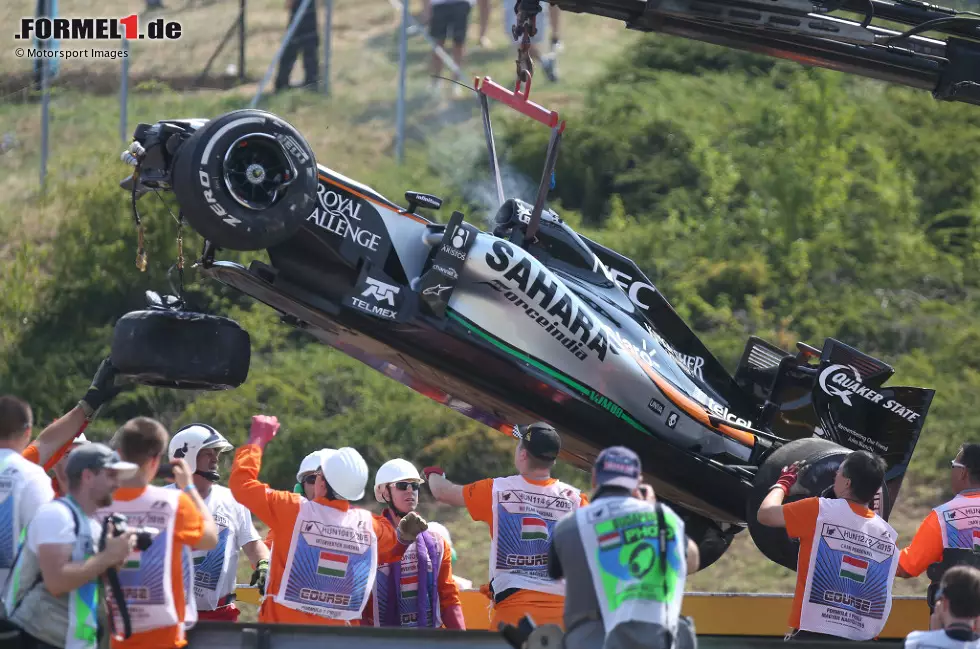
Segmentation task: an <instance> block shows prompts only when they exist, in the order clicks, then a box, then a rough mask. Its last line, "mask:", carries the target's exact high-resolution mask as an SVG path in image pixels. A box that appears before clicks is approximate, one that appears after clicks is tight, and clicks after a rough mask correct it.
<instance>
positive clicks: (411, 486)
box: [395, 481, 419, 491]
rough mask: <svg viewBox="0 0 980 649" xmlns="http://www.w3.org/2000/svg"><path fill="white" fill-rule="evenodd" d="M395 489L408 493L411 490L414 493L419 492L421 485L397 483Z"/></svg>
mask: <svg viewBox="0 0 980 649" xmlns="http://www.w3.org/2000/svg"><path fill="white" fill-rule="evenodd" d="M395 489H397V490H398V491H408V490H409V489H411V490H412V491H418V490H419V483H417V482H404V481H403V482H396V483H395Z"/></svg>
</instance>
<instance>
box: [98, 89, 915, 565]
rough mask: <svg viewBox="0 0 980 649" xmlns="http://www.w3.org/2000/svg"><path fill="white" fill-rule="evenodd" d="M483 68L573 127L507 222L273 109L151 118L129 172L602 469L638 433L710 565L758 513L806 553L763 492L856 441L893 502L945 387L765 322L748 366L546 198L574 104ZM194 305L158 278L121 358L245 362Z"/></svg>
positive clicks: (235, 267)
mask: <svg viewBox="0 0 980 649" xmlns="http://www.w3.org/2000/svg"><path fill="white" fill-rule="evenodd" d="M478 85H479V96H480V101H481V102H482V106H483V108H484V110H485V111H486V108H487V104H488V100H489V99H493V98H497V99H500V100H501V101H504V102H505V103H509V104H510V105H512V106H515V107H517V108H519V109H520V110H521V111H522V112H524V113H526V114H528V115H531V116H532V117H535V118H536V119H538V120H539V121H542V122H544V123H546V124H547V125H549V126H550V127H551V129H552V141H551V146H549V151H548V156H547V159H548V161H549V162H548V164H547V165H546V173H545V174H544V175H543V177H542V190H541V191H539V195H538V198H537V199H536V200H535V203H534V204H531V203H528V202H525V201H524V200H522V199H520V198H509V199H506V200H504V196H503V192H502V190H500V184H499V175H498V176H497V178H498V183H497V186H498V196H499V198H500V206H499V209H498V211H497V213H496V215H495V217H494V219H493V226H492V229H491V231H483V230H481V229H480V228H479V227H477V226H476V225H474V223H473V222H472V221H468V220H467V219H466V218H465V217H464V215H463V214H462V213H460V212H453V214H452V215H451V216H450V217H449V218H448V220H447V222H446V223H445V224H440V223H438V222H436V221H434V220H432V219H430V218H428V217H426V216H423V215H421V214H420V213H419V212H421V211H423V210H432V211H435V210H438V209H439V208H440V207H441V204H442V201H441V199H440V198H438V197H436V196H432V195H429V194H425V193H421V192H415V191H409V192H406V193H405V200H406V202H407V206H406V207H401V206H399V205H397V204H396V203H395V202H393V201H391V200H389V199H388V198H386V197H384V196H381V195H380V194H379V193H378V192H376V191H374V190H373V189H371V188H370V187H367V186H365V185H363V184H361V183H358V182H357V181H355V180H352V179H350V178H347V177H345V176H343V175H341V174H340V173H339V172H337V171H334V170H332V169H330V168H328V167H326V166H323V165H318V164H317V163H316V160H315V157H314V153H313V151H312V150H311V148H310V146H309V145H308V144H307V142H306V141H305V139H304V138H303V136H302V135H301V134H300V133H299V132H297V130H296V129H294V128H293V127H292V126H291V125H290V124H288V123H287V122H286V121H285V120H283V119H282V118H280V117H278V116H276V115H273V114H271V113H267V112H263V111H258V110H239V111H234V112H231V113H227V114H225V115H222V116H220V117H217V118H215V119H212V120H210V121H208V120H185V119H180V120H164V121H161V122H158V123H156V124H153V125H149V124H140V125H139V126H138V127H137V128H136V131H135V135H134V143H133V144H132V146H131V147H130V149H129V150H128V151H127V152H125V153H124V159H126V160H127V161H128V162H130V163H131V164H132V165H133V166H135V167H136V171H135V172H134V173H133V175H132V176H131V177H130V178H128V179H126V180H125V181H123V183H122V184H123V186H124V188H126V189H127V190H128V191H130V192H131V193H132V204H133V207H134V214H137V213H136V211H135V207H136V201H137V198H138V197H139V196H140V195H141V194H143V193H145V192H147V191H158V190H170V191H173V193H174V194H175V196H176V200H177V203H178V204H179V206H180V210H181V214H182V217H183V218H184V219H186V221H187V223H188V224H189V225H190V226H191V227H193V228H194V229H195V230H196V231H197V232H199V233H200V234H201V235H202V236H203V237H204V238H205V239H206V244H205V247H204V251H203V253H202V255H201V258H200V259H199V260H198V262H197V265H198V268H199V270H200V272H201V273H203V275H205V276H206V277H209V278H212V279H215V280H217V281H219V282H222V283H224V284H226V285H228V286H231V287H234V288H235V289H238V290H239V291H241V292H243V293H245V294H247V295H249V296H251V297H253V298H255V299H256V300H258V301H260V302H263V303H265V304H266V305H268V306H270V307H272V308H273V309H274V310H276V311H277V312H279V313H280V314H281V315H282V318H283V319H284V321H285V322H286V323H288V324H291V325H293V326H295V327H298V328H300V329H303V330H305V331H307V332H309V333H310V334H312V335H313V336H315V337H316V338H318V339H319V340H320V341H322V342H324V343H326V344H328V345H331V346H333V347H335V348H336V349H338V350H340V351H341V352H343V353H345V354H348V355H350V356H352V357H354V358H357V359H359V360H361V361H362V362H364V363H366V364H368V365H370V366H371V367H373V368H375V369H376V370H378V371H380V372H382V373H384V374H385V375H387V376H389V377H391V378H393V379H395V380H397V381H400V382H402V383H403V384H405V385H407V386H409V387H410V388H412V389H414V390H417V391H418V392H420V393H422V394H424V395H426V396H428V397H429V398H431V399H433V400H435V401H437V402H439V403H442V404H444V405H446V406H448V407H450V408H453V409H455V410H457V411H459V412H461V413H463V414H465V415H466V416H468V417H471V418H473V419H475V420H477V421H480V422H482V423H484V424H486V425H487V426H489V427H491V428H494V429H497V430H499V431H501V432H503V433H505V434H511V433H512V432H513V431H514V430H515V426H516V425H519V424H527V423H530V422H533V421H539V420H544V421H548V422H550V423H551V424H553V425H554V426H555V427H556V428H557V429H558V430H559V431H560V432H561V433H562V436H563V440H564V442H563V446H564V448H563V451H562V458H563V459H564V460H566V461H567V462H570V463H571V464H573V465H575V466H578V467H580V468H583V469H585V470H588V469H589V468H590V466H591V463H592V461H593V460H594V458H595V457H596V455H597V454H598V453H599V451H600V450H602V449H603V448H605V447H607V446H612V445H616V444H623V445H626V446H629V447H631V448H633V449H634V450H636V451H637V452H638V453H639V454H640V456H641V457H642V458H643V470H644V475H645V476H646V479H647V480H648V481H649V482H650V483H651V484H652V485H653V486H654V488H655V489H656V491H657V494H658V496H659V497H661V498H663V499H664V500H666V501H668V502H670V503H671V504H672V505H673V506H674V507H676V508H677V510H678V512H679V513H681V514H682V516H683V517H684V518H685V519H686V521H687V529H688V533H689V534H690V535H691V537H692V538H693V539H694V540H695V541H696V542H698V543H699V545H700V546H701V552H702V565H703V566H704V565H708V564H710V563H712V562H713V561H715V560H717V559H718V557H720V556H721V555H722V554H723V553H724V551H725V550H726V549H727V548H728V546H729V544H730V542H731V540H732V537H733V536H734V535H735V534H736V533H738V532H740V531H741V530H743V529H745V528H746V527H749V528H751V530H752V534H753V537H754V538H755V542H756V544H757V545H758V546H759V547H760V549H761V550H762V551H763V552H764V553H765V554H766V555H767V556H768V557H769V558H770V559H771V560H773V561H776V562H778V563H781V564H782V565H785V566H788V567H790V568H794V569H795V566H796V554H797V548H796V546H795V545H793V544H792V543H789V542H788V541H787V540H786V537H785V534H784V533H782V531H781V530H780V531H779V533H772V531H771V530H769V529H767V528H764V527H760V526H759V525H758V524H757V523H756V521H755V516H754V513H755V511H756V510H757V509H758V505H759V503H760V502H761V499H762V498H763V497H764V495H765V493H766V492H767V491H768V488H769V487H770V486H771V485H772V483H773V482H774V481H775V479H776V477H777V476H778V474H779V471H780V469H781V468H782V467H783V466H784V465H786V464H789V463H791V462H794V461H797V460H803V461H805V462H806V465H805V469H804V470H803V471H802V474H801V479H800V480H799V482H798V484H797V485H796V486H795V487H794V491H793V492H792V493H791V497H792V498H793V499H796V498H801V497H804V496H807V495H813V494H817V493H822V492H823V491H824V490H826V489H828V488H829V487H831V486H832V482H833V475H834V472H835V471H836V468H837V466H838V465H839V464H840V462H841V460H842V458H843V457H844V456H845V455H846V454H847V453H848V452H849V451H850V450H851V449H862V448H864V449H870V450H873V451H874V452H876V453H878V454H880V455H881V456H882V457H884V458H885V460H886V462H887V464H888V474H887V481H886V484H885V485H883V488H882V491H881V494H880V495H881V497H880V498H879V499H878V502H877V504H876V506H877V508H878V509H879V511H881V512H882V513H883V514H884V515H885V516H886V517H887V515H888V512H889V511H890V509H891V506H892V505H893V504H894V502H895V498H896V497H897V495H898V491H899V487H900V485H901V482H902V479H903V476H904V473H905V470H906V467H907V466H908V462H909V459H910V457H911V454H912V451H913V449H914V447H915V444H916V441H917V439H918V436H919V434H920V431H921V430H922V426H923V423H924V421H925V418H926V414H927V412H928V410H929V406H930V403H931V400H932V397H933V391H932V390H928V389H921V388H914V387H885V386H884V385H883V384H884V383H885V382H886V381H887V380H888V379H889V377H891V375H892V374H893V369H892V368H891V367H889V366H888V365H887V364H886V363H884V362H882V361H880V360H878V359H875V358H872V357H870V356H868V355H866V354H863V353H861V352H860V351H858V350H856V349H853V348H852V347H849V346H848V345H846V344H845V343H843V342H841V341H838V340H834V339H827V340H826V341H824V343H823V345H822V347H821V348H819V349H818V348H815V347H811V346H809V345H806V344H804V343H799V344H798V348H797V349H796V350H794V351H792V352H791V351H787V350H783V349H779V348H778V347H775V346H773V345H771V344H769V343H767V342H765V341H763V340H760V339H757V338H751V339H749V341H748V343H747V344H746V347H745V351H744V354H743V355H742V358H741V361H740V362H739V364H738V367H737V369H736V370H735V373H734V374H730V373H729V372H728V371H727V370H726V369H725V367H723V365H722V364H721V363H720V362H719V361H718V360H717V359H716V358H715V357H714V356H713V355H712V354H711V352H710V351H709V350H708V349H707V348H706V347H705V345H704V344H703V343H702V342H701V341H700V340H699V339H698V337H697V335H696V334H695V333H694V332H693V331H692V330H691V329H690V328H689V327H688V326H687V325H686V324H685V323H684V322H683V321H682V320H681V318H680V317H679V316H678V315H677V313H676V312H675V311H674V310H673V309H672V308H671V306H670V304H669V303H668V301H667V300H666V299H665V297H664V296H663V295H662V294H661V293H660V291H658V290H657V288H656V287H655V286H654V285H653V284H652V283H651V282H650V280H649V279H648V278H647V277H646V276H645V275H644V274H643V272H642V270H641V269H640V268H638V267H637V266H636V264H634V263H633V262H632V261H630V260H629V259H627V258H626V257H624V256H622V255H620V254H618V253H616V252H615V251H613V250H610V249H609V248H606V247H605V246H603V245H601V244H599V243H597V242H595V241H591V240H589V239H588V238H586V237H583V236H581V235H579V234H577V233H576V232H575V231H574V230H573V229H572V228H571V227H569V225H568V224H567V223H565V222H564V221H563V220H562V218H561V217H560V216H559V215H558V214H556V213H555V212H554V211H551V210H549V209H546V208H544V198H545V195H546V193H547V177H548V173H547V171H548V169H549V166H550V168H553V164H554V159H555V156H556V155H557V143H558V142H560V137H561V134H562V132H563V130H564V122H561V121H560V120H558V116H557V114H556V113H552V112H549V111H547V110H545V109H543V108H541V107H540V106H538V105H537V104H533V102H530V101H528V100H527V96H526V93H525V94H524V96H523V97H521V96H519V95H520V93H512V92H510V91H508V90H506V89H503V88H501V87H500V86H497V85H496V84H493V82H492V81H491V80H489V79H485V80H483V82H482V84H478ZM484 118H485V119H484V125H485V127H486V132H487V136H488V137H487V141H488V144H489V151H490V160H491V167H492V168H493V169H494V170H496V155H495V150H494V147H493V137H492V130H491V127H490V121H489V113H487V112H485V113H484ZM494 173H495V174H496V171H495V172H494ZM478 219H479V221H480V222H483V221H484V218H483V216H482V215H480V216H479V217H478ZM220 249H231V250H239V251H247V250H258V249H265V250H266V251H267V253H268V256H269V260H270V263H269V264H265V263H261V262H259V261H254V262H252V263H251V264H250V265H249V266H248V267H245V266H242V265H240V264H237V263H232V262H228V261H220V260H218V259H217V256H216V255H217V252H218V251H219V250H220ZM179 305H180V302H179V300H177V299H171V300H170V301H168V302H167V303H164V301H163V300H162V299H155V301H154V304H153V305H152V308H149V309H147V310H143V311H137V312H133V313H130V314H127V315H125V316H123V317H122V318H121V319H120V320H119V321H118V323H117V325H116V329H115V335H114V340H113V347H112V361H113V363H114V364H115V365H116V366H117V367H118V368H119V370H120V372H121V373H122V374H124V375H127V376H130V377H133V378H134V379H136V380H137V381H140V382H143V383H146V384H151V385H158V386H169V387H174V388H187V389H228V388H234V387H235V386H237V385H240V384H241V383H243V382H244V381H245V380H246V378H247V374H248V367H249V338H248V335H247V333H246V332H244V331H243V330H242V329H241V328H240V327H239V326H238V325H237V324H236V323H234V322H232V321H230V320H227V319H225V318H221V317H217V316H213V315H204V314H198V313H188V312H185V311H182V310H181V309H180V306H179Z"/></svg>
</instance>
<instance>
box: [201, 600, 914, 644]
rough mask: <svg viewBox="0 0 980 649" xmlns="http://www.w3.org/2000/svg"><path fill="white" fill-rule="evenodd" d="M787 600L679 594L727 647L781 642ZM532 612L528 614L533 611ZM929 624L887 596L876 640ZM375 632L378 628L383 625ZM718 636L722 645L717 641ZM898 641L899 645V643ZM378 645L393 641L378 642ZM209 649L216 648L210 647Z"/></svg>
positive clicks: (474, 622)
mask: <svg viewBox="0 0 980 649" xmlns="http://www.w3.org/2000/svg"><path fill="white" fill-rule="evenodd" d="M237 595H238V599H239V600H241V601H243V602H246V603H249V604H258V603H259V597H258V591H256V590H255V589H254V588H242V587H240V588H238V591H237ZM459 596H460V600H461V602H462V605H463V617H464V618H465V619H466V628H467V629H470V630H481V631H482V630H488V629H489V628H490V611H489V609H488V608H487V607H488V605H489V603H490V602H489V600H488V599H487V598H486V597H485V596H484V595H483V594H482V593H480V591H478V590H464V591H460V594H459ZM792 602H793V597H792V595H788V594H771V593H759V594H756V593H687V594H686V595H684V606H683V613H684V615H689V616H691V617H692V618H694V624H695V627H696V628H697V633H698V638H699V640H698V642H699V645H700V646H702V647H731V648H732V649H736V648H741V647H759V646H766V645H768V644H769V642H768V641H769V640H779V641H780V642H781V641H782V637H783V635H784V634H785V633H786V621H787V620H788V619H789V611H790V606H791V605H792ZM531 614H532V616H533V614H534V613H533V611H532V612H531ZM303 628H306V627H303ZM928 628H929V607H928V606H927V605H926V601H925V598H923V597H896V598H894V599H893V600H892V610H891V614H890V615H889V616H888V623H887V624H886V625H885V630H884V632H882V634H881V639H882V640H888V639H893V640H901V639H902V638H904V637H905V636H907V635H908V634H909V633H911V632H912V631H916V630H923V629H928ZM380 630H382V631H383V629H380ZM276 635H278V633H277V634H276ZM491 636H493V637H496V634H491ZM466 637H467V639H466V641H465V642H463V645H465V646H467V647H474V648H478V647H483V646H498V645H493V644H491V645H483V644H479V642H490V641H491V640H492V638H490V637H489V636H488V638H487V639H486V640H480V638H482V637H483V636H482V635H480V636H472V638H473V640H472V641H471V640H470V637H471V636H466ZM739 638H740V639H739ZM437 639H439V640H440V646H448V645H445V644H442V640H443V639H445V636H438V638H437ZM722 639H723V640H724V643H723V644H718V642H721V640H722ZM763 639H766V642H762V640H763ZM736 640H737V641H736ZM716 641H717V642H716ZM471 642H477V644H471ZM385 643H387V641H385ZM883 644H885V643H883V642H877V643H875V646H879V647H880V646H882V645H883ZM899 644H901V643H900V642H899ZM235 646H236V647H237V646H238V645H235ZM289 646H292V645H289ZM381 646H384V647H387V646H393V645H388V644H383V645H381ZM405 646H415V645H405ZM420 646H421V645H420ZM461 646H462V645H461ZM808 646H812V647H820V646H835V643H830V644H829V645H826V644H824V645H821V644H819V643H812V644H810V645H808ZM847 646H848V647H853V646H858V643H853V642H849V643H847ZM213 649H220V648H219V647H214V648H213ZM275 649H281V647H280V646H279V645H278V644H277V645H276V646H275ZM358 649H370V647H368V646H363V647H358Z"/></svg>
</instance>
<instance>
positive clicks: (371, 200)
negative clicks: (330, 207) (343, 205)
mask: <svg viewBox="0 0 980 649" xmlns="http://www.w3.org/2000/svg"><path fill="white" fill-rule="evenodd" d="M317 177H318V178H319V179H320V180H322V181H323V182H325V183H329V184H331V185H333V186H334V187H340V188H341V189H343V190H344V191H345V192H349V193H351V194H353V195H354V196H357V197H358V198H362V199H364V200H366V201H367V202H369V203H374V204H375V205H378V206H380V207H383V208H385V209H386V210H390V209H391V205H388V204H387V203H382V202H381V201H379V200H377V199H376V198H371V197H370V196H365V195H364V194H362V193H361V192H359V191H357V190H356V189H351V188H350V187H348V186H347V185H344V184H341V183H339V182H337V181H336V180H334V179H333V178H328V177H327V176H317ZM392 211H394V210H392ZM396 214H399V215H401V216H405V217H408V218H410V219H412V220H413V221H418V222H419V223H423V224H425V225H430V223H429V222H428V221H426V220H425V219H423V218H421V217H418V216H415V215H414V214H412V213H410V212H396Z"/></svg>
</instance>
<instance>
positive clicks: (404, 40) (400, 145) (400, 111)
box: [395, 0, 408, 164]
mask: <svg viewBox="0 0 980 649" xmlns="http://www.w3.org/2000/svg"><path fill="white" fill-rule="evenodd" d="M407 67H408V0H402V28H401V42H400V43H399V45H398V104H397V106H396V107H395V157H396V158H397V159H398V163H399V164H401V163H402V162H403V161H404V160H405V77H406V74H407V71H406V68H407Z"/></svg>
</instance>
